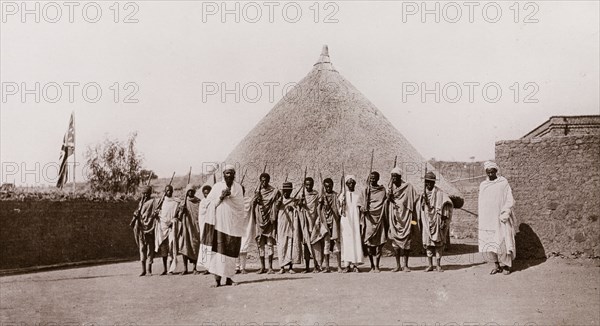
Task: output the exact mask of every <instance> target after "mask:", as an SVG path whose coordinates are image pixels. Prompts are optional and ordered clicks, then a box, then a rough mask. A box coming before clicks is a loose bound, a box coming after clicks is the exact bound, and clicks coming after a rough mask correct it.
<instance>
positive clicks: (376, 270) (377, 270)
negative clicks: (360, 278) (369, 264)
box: [373, 268, 381, 273]
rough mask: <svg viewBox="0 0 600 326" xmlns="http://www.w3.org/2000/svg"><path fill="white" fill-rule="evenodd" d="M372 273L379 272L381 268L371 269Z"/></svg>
mask: <svg viewBox="0 0 600 326" xmlns="http://www.w3.org/2000/svg"><path fill="white" fill-rule="evenodd" d="M373 273H381V270H379V268H375V269H374V270H373Z"/></svg>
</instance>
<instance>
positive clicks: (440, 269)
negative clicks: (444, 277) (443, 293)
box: [435, 266, 444, 273]
mask: <svg viewBox="0 0 600 326" xmlns="http://www.w3.org/2000/svg"><path fill="white" fill-rule="evenodd" d="M435 269H436V270H437V271H438V272H440V273H441V272H443V271H444V270H443V269H442V266H436V267H435Z"/></svg>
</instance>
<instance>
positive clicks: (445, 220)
mask: <svg viewBox="0 0 600 326" xmlns="http://www.w3.org/2000/svg"><path fill="white" fill-rule="evenodd" d="M425 171H426V172H425V180H424V182H425V189H424V191H423V195H421V199H420V203H419V204H420V205H419V206H420V207H419V216H420V217H419V220H420V221H421V223H422V230H423V232H422V234H423V247H424V248H425V250H426V251H427V261H428V263H429V266H427V268H426V269H425V271H426V272H430V271H432V270H433V256H434V255H435V260H436V270H437V271H438V272H443V269H442V266H441V260H442V255H443V252H444V246H445V244H446V236H447V234H448V232H447V228H448V227H449V226H450V219H451V218H452V208H453V206H452V200H450V197H449V196H448V195H447V194H446V193H444V192H443V191H442V190H441V189H440V188H438V187H436V186H435V181H436V175H435V174H434V173H433V172H427V167H426V168H425Z"/></svg>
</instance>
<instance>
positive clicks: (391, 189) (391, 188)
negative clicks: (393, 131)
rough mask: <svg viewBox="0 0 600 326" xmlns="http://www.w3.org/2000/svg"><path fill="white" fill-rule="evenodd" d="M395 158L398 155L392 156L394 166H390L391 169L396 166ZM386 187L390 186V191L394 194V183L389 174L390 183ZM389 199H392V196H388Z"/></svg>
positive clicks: (396, 158)
mask: <svg viewBox="0 0 600 326" xmlns="http://www.w3.org/2000/svg"><path fill="white" fill-rule="evenodd" d="M397 160H398V155H396V157H394V166H393V167H392V169H394V168H396V162H397ZM388 188H390V191H391V192H392V194H394V183H393V182H392V178H391V176H390V184H389V187H388ZM389 200H390V201H393V198H392V197H391V196H390V198H389Z"/></svg>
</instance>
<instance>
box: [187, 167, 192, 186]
mask: <svg viewBox="0 0 600 326" xmlns="http://www.w3.org/2000/svg"><path fill="white" fill-rule="evenodd" d="M191 180H192V167H191V166H190V172H188V182H187V184H190V181H191Z"/></svg>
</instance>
